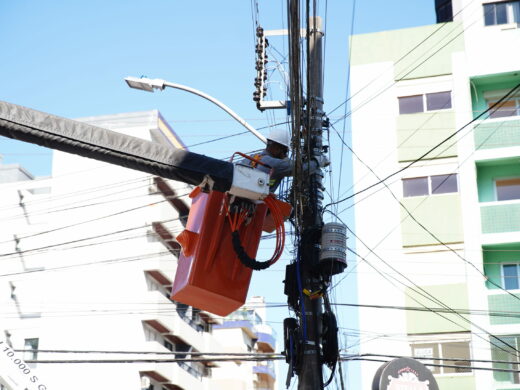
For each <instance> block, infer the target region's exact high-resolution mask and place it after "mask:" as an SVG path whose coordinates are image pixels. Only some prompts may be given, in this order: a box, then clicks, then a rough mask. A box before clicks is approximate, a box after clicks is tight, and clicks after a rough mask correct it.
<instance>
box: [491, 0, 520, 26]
mask: <svg viewBox="0 0 520 390" xmlns="http://www.w3.org/2000/svg"><path fill="white" fill-rule="evenodd" d="M519 22H520V1H519V0H516V1H503V2H500V3H490V4H484V25H486V26H494V25H497V24H508V23H519Z"/></svg>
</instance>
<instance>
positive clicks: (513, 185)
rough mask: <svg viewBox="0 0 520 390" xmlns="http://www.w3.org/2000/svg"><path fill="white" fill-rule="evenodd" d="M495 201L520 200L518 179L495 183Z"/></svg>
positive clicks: (519, 181)
mask: <svg viewBox="0 0 520 390" xmlns="http://www.w3.org/2000/svg"><path fill="white" fill-rule="evenodd" d="M495 183H496V189H497V200H512V199H520V177H516V178H513V179H502V180H497V181H496V182H495Z"/></svg>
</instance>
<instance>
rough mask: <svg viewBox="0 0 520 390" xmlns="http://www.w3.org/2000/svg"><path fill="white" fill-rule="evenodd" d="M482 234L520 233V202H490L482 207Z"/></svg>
mask: <svg viewBox="0 0 520 390" xmlns="http://www.w3.org/2000/svg"><path fill="white" fill-rule="evenodd" d="M480 218H481V223H482V233H485V234H489V233H510V232H518V231H520V200H512V201H502V202H492V203H491V202H490V204H482V205H481V206H480Z"/></svg>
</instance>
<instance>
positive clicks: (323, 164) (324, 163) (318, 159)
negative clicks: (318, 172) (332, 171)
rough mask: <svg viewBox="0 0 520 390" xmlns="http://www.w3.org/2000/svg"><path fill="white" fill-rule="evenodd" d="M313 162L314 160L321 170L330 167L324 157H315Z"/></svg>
mask: <svg viewBox="0 0 520 390" xmlns="http://www.w3.org/2000/svg"><path fill="white" fill-rule="evenodd" d="M314 160H316V162H317V163H318V165H319V166H320V167H321V168H323V167H327V166H329V165H330V161H329V159H328V158H327V157H326V156H317V157H314Z"/></svg>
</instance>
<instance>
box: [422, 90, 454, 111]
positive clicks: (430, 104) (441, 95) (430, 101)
mask: <svg viewBox="0 0 520 390" xmlns="http://www.w3.org/2000/svg"><path fill="white" fill-rule="evenodd" d="M448 108H451V92H449V91H447V92H436V93H427V94H426V109H427V110H428V111H435V110H447V109H448Z"/></svg>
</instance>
